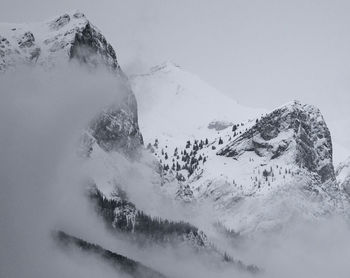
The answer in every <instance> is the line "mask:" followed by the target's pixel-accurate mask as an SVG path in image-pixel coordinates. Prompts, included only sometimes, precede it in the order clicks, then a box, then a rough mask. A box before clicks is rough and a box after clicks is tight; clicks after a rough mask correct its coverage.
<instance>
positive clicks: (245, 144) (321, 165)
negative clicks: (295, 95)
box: [217, 101, 335, 182]
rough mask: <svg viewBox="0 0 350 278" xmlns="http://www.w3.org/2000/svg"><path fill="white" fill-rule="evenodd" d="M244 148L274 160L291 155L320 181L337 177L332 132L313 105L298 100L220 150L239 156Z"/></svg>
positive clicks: (244, 150)
mask: <svg viewBox="0 0 350 278" xmlns="http://www.w3.org/2000/svg"><path fill="white" fill-rule="evenodd" d="M244 152H252V153H254V154H255V155H258V156H260V157H263V156H264V157H267V158H269V159H270V160H273V159H277V158H278V157H282V156H284V155H287V156H290V157H291V158H292V160H294V163H295V164H296V165H298V166H299V167H300V168H305V169H307V170H308V171H309V172H310V173H313V174H314V175H315V178H316V179H317V180H318V181H320V182H326V181H328V180H331V181H335V174H334V167H333V162H332V155H333V150H332V140H331V135H330V132H329V130H328V128H327V125H326V123H325V121H324V119H323V117H322V114H321V112H320V110H319V109H317V108H316V107H313V106H311V105H306V104H301V103H300V102H297V101H294V102H292V103H290V104H287V105H285V106H283V107H281V108H278V109H276V110H274V111H273V112H272V113H270V114H267V115H266V116H264V117H262V118H261V119H260V120H258V121H257V123H256V124H255V125H254V126H253V127H252V128H250V129H249V130H247V131H246V132H244V133H243V134H242V135H241V136H239V137H238V138H236V139H235V140H234V141H233V142H232V143H229V144H228V145H227V146H226V147H224V148H223V149H221V150H220V151H218V153H217V154H218V155H222V156H226V157H232V158H236V159H237V158H238V157H239V156H240V155H242V154H243V153H244Z"/></svg>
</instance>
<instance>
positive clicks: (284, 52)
mask: <svg viewBox="0 0 350 278" xmlns="http://www.w3.org/2000/svg"><path fill="white" fill-rule="evenodd" d="M74 9H79V10H80V11H82V12H84V13H85V14H86V15H87V17H88V18H89V19H90V20H91V21H92V23H93V24H95V25H96V26H97V27H98V28H99V29H101V30H102V32H103V33H104V34H105V36H106V37H107V39H108V40H109V41H110V42H111V43H112V44H113V46H114V47H115V49H116V51H117V54H118V56H119V61H120V63H121V65H122V67H123V68H124V70H125V71H126V72H127V73H134V72H138V71H140V70H143V69H145V68H148V67H149V66H152V65H154V64H158V63H161V62H163V61H165V60H172V61H174V62H176V63H177V64H179V65H181V66H182V67H183V68H185V69H187V70H188V71H190V72H193V73H196V74H197V75H199V76H200V77H201V78H202V79H204V80H205V81H207V82H208V83H210V84H211V85H213V86H215V87H217V88H218V89H220V90H221V91H223V92H224V93H226V94H229V95H231V96H233V97H234V98H235V99H237V100H238V101H239V102H240V103H243V104H247V105H250V106H255V107H264V108H268V109H272V108H274V107H276V106H279V105H281V104H283V103H285V102H288V101H290V100H292V99H299V100H301V101H304V102H307V103H311V104H314V105H316V106H318V107H320V108H321V110H322V112H323V113H324V115H325V117H326V119H327V121H328V123H329V125H330V126H331V128H333V130H335V129H339V130H335V131H334V134H335V136H336V137H337V138H336V139H337V141H339V142H341V143H342V144H343V145H348V146H350V131H349V130H350V113H349V105H350V1H349V0H341V1H338V0H288V1H286V0H275V1H272V0H252V1H250V0H239V1H238V0H227V1H226V0H198V1H196V0H173V1H167V0H124V1H122V0H98V1H96V0H95V1H88V0H55V1H51V0H1V9H0V21H2V22H25V21H40V20H45V19H47V18H50V17H52V16H56V15H59V14H61V13H64V12H65V11H69V10H74Z"/></svg>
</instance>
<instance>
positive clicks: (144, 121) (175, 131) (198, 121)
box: [131, 62, 264, 145]
mask: <svg viewBox="0 0 350 278" xmlns="http://www.w3.org/2000/svg"><path fill="white" fill-rule="evenodd" d="M131 81H132V88H133V91H134V92H135V95H136V98H137V100H138V103H139V118H140V127H141V130H142V133H143V136H144V138H145V142H146V143H149V142H152V143H153V142H154V140H155V139H156V138H158V139H159V141H160V143H161V144H163V143H164V142H165V141H169V142H171V144H176V145H179V144H184V143H186V140H189V139H198V138H203V137H205V136H211V137H213V136H215V134H217V131H218V130H222V129H224V128H226V127H228V126H232V124H236V123H241V122H243V121H244V122H245V121H247V120H248V119H253V118H256V117H258V116H259V115H260V114H261V113H263V112H264V111H263V110H259V109H252V108H248V107H245V106H242V105H240V104H238V103H237V102H236V101H234V100H233V99H231V98H229V97H227V96H225V95H224V94H222V93H220V92H219V91H218V90H216V89H215V88H213V87H211V86H210V85H208V84H206V83H205V82H204V81H203V80H201V79H200V78H199V77H197V76H196V75H194V74H191V73H189V72H187V71H185V70H183V69H182V68H180V67H179V66H177V65H175V64H174V63H171V62H166V63H164V64H162V65H160V66H156V67H153V68H152V69H151V70H150V72H149V73H146V74H142V75H137V76H134V77H133V78H132V79H131Z"/></svg>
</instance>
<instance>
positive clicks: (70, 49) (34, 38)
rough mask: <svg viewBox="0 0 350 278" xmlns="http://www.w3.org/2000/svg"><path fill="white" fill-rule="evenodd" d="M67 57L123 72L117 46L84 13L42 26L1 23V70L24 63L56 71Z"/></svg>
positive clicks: (60, 17)
mask: <svg viewBox="0 0 350 278" xmlns="http://www.w3.org/2000/svg"><path fill="white" fill-rule="evenodd" d="M92 54H93V55H92ZM67 58H68V59H71V58H76V59H78V60H79V61H81V62H84V63H89V64H90V65H97V64H98V63H100V62H101V61H102V62H103V63H104V64H105V65H107V66H108V67H109V68H110V69H113V70H114V69H120V67H119V64H118V62H117V57H116V53H115V51H114V49H113V47H112V46H111V45H110V44H109V43H108V42H107V40H106V38H105V37H104V36H103V35H102V34H101V32H100V31H99V30H98V29H97V28H96V27H95V26H93V25H92V24H91V23H90V22H89V20H88V19H87V18H86V17H85V15H84V14H83V13H80V12H72V13H67V14H64V15H61V16H59V17H57V18H55V19H53V20H49V21H47V22H40V23H29V24H5V23H1V24H0V71H5V70H8V69H9V68H14V67H16V65H18V64H23V63H25V64H40V65H42V66H45V67H48V68H52V67H53V66H54V65H56V64H57V63H59V62H61V59H65V60H67ZM99 60H101V61H99Z"/></svg>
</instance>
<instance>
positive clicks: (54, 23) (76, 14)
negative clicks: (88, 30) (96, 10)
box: [48, 10, 88, 31]
mask: <svg viewBox="0 0 350 278" xmlns="http://www.w3.org/2000/svg"><path fill="white" fill-rule="evenodd" d="M74 22H75V23H76V22H83V23H84V24H87V23H88V20H87V18H86V17H85V14H84V13H82V12H80V11H78V10H76V11H72V12H68V13H64V14H63V15H60V16H58V17H55V18H54V19H53V20H50V21H49V22H48V25H49V26H50V29H51V30H56V31H57V30H59V29H61V28H62V27H64V26H66V25H68V24H70V23H73V24H74Z"/></svg>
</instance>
